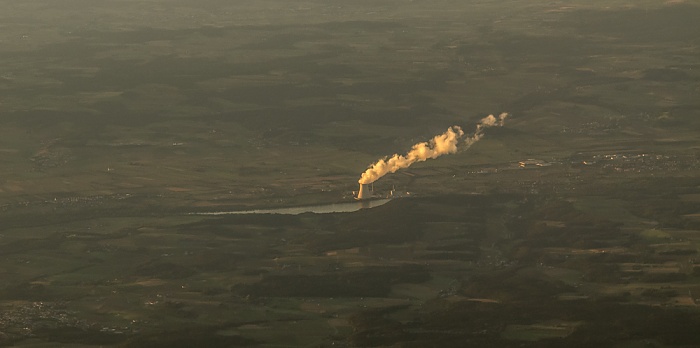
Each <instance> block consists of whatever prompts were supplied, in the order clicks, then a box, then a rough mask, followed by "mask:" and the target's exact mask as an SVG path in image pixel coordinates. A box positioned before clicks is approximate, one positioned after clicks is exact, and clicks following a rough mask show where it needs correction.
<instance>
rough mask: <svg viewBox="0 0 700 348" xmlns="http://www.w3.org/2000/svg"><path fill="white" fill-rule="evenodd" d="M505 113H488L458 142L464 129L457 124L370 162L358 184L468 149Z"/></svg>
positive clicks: (500, 124)
mask: <svg viewBox="0 0 700 348" xmlns="http://www.w3.org/2000/svg"><path fill="white" fill-rule="evenodd" d="M506 117H508V114H507V113H505V112H504V113H502V114H500V115H499V116H498V117H494V116H493V115H488V116H486V117H484V118H482V119H481V121H479V124H477V125H476V130H475V131H474V134H473V135H472V136H470V137H467V138H465V139H464V141H463V143H462V144H460V140H461V139H462V137H464V131H462V128H460V127H459V126H452V127H450V128H448V129H447V131H446V132H445V133H443V134H440V135H436V136H435V137H434V138H433V139H431V140H430V141H429V142H422V143H418V144H416V145H413V147H412V148H411V151H409V152H408V153H407V154H406V155H405V156H402V155H399V154H394V155H393V156H391V157H389V158H387V157H385V158H382V159H380V160H379V161H377V162H375V163H374V164H371V165H370V166H369V168H367V170H366V171H365V172H364V173H362V176H361V177H360V180H359V183H360V184H371V183H373V182H375V181H377V180H378V179H379V178H381V177H383V176H384V175H386V174H389V173H394V172H396V171H397V170H399V169H403V168H408V167H410V166H411V165H412V164H413V163H416V162H423V161H425V160H428V159H434V158H437V157H439V156H442V155H446V154H451V153H455V152H457V151H463V150H466V149H468V148H469V147H470V146H472V145H473V144H474V143H476V142H477V141H479V140H480V139H481V138H482V137H483V136H484V129H486V128H489V127H494V126H498V127H500V126H503V123H504V122H505V119H506Z"/></svg>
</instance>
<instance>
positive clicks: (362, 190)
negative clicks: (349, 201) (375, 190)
mask: <svg viewBox="0 0 700 348" xmlns="http://www.w3.org/2000/svg"><path fill="white" fill-rule="evenodd" d="M365 198H369V194H368V192H367V185H365V184H360V191H358V192H357V199H365Z"/></svg>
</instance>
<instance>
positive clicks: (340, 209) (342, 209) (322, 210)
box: [194, 198, 391, 215]
mask: <svg viewBox="0 0 700 348" xmlns="http://www.w3.org/2000/svg"><path fill="white" fill-rule="evenodd" d="M390 200H391V199H389V198H385V199H375V200H367V201H353V202H347V203H334V204H322V205H309V206H302V207H287V208H276V209H257V210H238V211H220V212H210V213H194V214H195V215H232V214H286V215H298V214H303V213H315V214H328V213H351V212H354V211H358V210H360V209H369V208H374V207H378V206H380V205H383V204H385V203H386V202H388V201H390Z"/></svg>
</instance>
